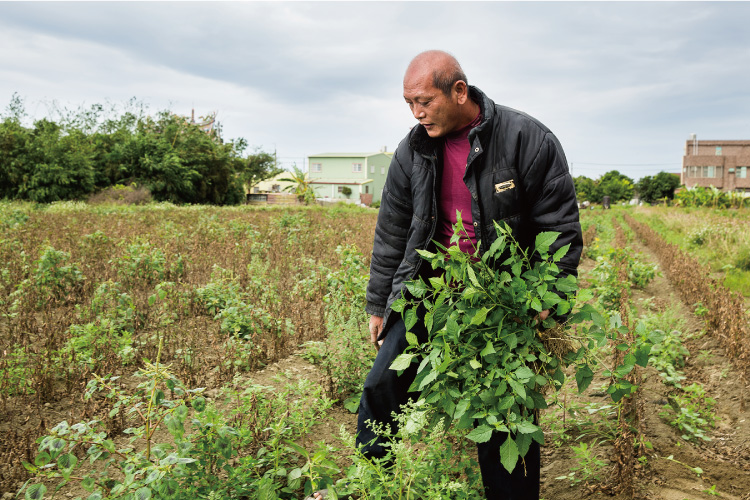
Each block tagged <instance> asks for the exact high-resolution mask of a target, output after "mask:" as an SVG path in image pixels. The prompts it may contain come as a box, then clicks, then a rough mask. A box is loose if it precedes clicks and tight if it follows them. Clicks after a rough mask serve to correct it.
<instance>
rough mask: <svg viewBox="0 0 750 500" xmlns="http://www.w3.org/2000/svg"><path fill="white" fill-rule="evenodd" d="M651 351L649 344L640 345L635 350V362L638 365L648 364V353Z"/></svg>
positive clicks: (644, 365)
mask: <svg viewBox="0 0 750 500" xmlns="http://www.w3.org/2000/svg"><path fill="white" fill-rule="evenodd" d="M650 353H651V346H650V345H648V344H646V345H642V346H641V347H639V348H638V350H637V351H635V362H636V364H637V365H638V366H642V367H644V368H645V367H646V365H648V360H649V354H650Z"/></svg>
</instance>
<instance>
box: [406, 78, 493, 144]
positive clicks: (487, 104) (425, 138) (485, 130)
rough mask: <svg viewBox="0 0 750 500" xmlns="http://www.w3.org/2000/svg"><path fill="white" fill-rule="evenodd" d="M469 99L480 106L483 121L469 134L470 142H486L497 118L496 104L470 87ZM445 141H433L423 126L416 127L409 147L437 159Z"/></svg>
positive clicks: (440, 138) (439, 138)
mask: <svg viewBox="0 0 750 500" xmlns="http://www.w3.org/2000/svg"><path fill="white" fill-rule="evenodd" d="M469 97H470V98H471V100H472V101H474V102H476V103H477V104H479V109H480V111H481V113H482V121H481V122H480V123H479V125H477V126H476V127H475V128H473V129H472V130H471V131H470V132H469V142H473V141H474V138H475V137H479V140H480V143H481V142H484V141H483V139H484V137H486V136H487V134H489V133H490V131H491V130H492V120H493V119H494V117H495V103H494V102H492V100H491V99H490V98H489V97H487V96H486V95H485V93H484V92H482V91H481V90H479V89H478V88H476V87H474V86H473V85H469ZM443 142H444V139H443V138H442V137H438V138H435V139H433V138H432V137H430V136H429V135H428V134H427V130H425V128H424V126H423V125H419V124H418V125H415V126H414V128H412V133H411V137H410V138H409V145H410V146H411V148H412V149H413V150H414V151H416V152H417V153H419V154H421V155H423V156H428V157H437V156H438V151H440V148H442V147H443Z"/></svg>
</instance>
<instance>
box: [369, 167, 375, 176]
mask: <svg viewBox="0 0 750 500" xmlns="http://www.w3.org/2000/svg"><path fill="white" fill-rule="evenodd" d="M370 173H371V174H374V173H375V165H370Z"/></svg>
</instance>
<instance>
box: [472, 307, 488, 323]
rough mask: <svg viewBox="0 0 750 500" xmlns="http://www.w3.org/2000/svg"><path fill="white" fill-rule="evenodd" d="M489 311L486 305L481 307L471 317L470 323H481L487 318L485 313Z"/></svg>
mask: <svg viewBox="0 0 750 500" xmlns="http://www.w3.org/2000/svg"><path fill="white" fill-rule="evenodd" d="M490 311H491V309H487V308H486V307H483V308H481V309H480V310H478V311H477V312H476V313H475V314H474V317H472V318H471V323H470V324H472V325H481V324H482V323H484V321H485V320H486V319H487V313H488V312H490Z"/></svg>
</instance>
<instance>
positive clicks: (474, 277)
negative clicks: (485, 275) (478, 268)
mask: <svg viewBox="0 0 750 500" xmlns="http://www.w3.org/2000/svg"><path fill="white" fill-rule="evenodd" d="M466 271H467V272H468V273H469V281H471V284H472V285H474V286H475V287H477V288H482V285H480V284H479V281H477V275H476V274H475V273H474V269H472V268H471V266H469V267H467V268H466Z"/></svg>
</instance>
